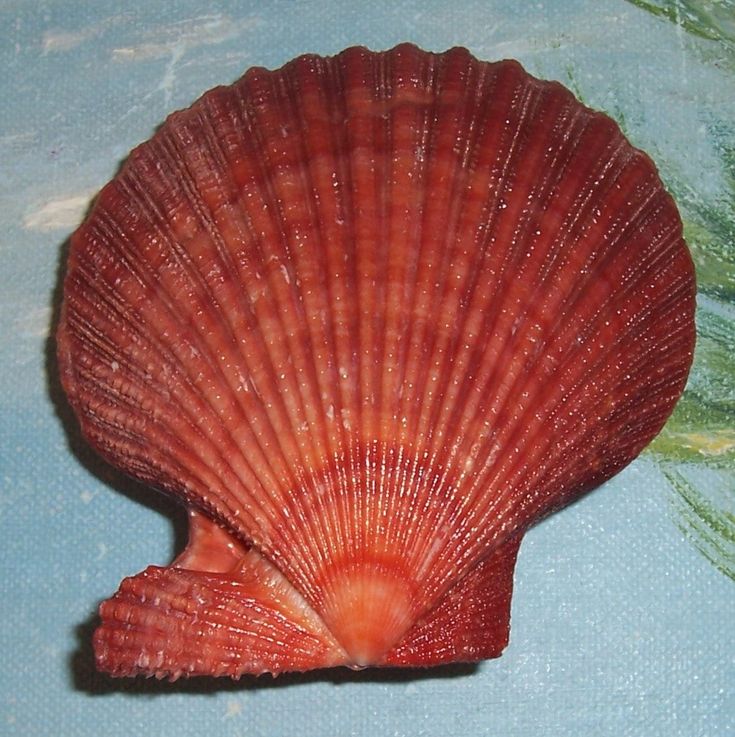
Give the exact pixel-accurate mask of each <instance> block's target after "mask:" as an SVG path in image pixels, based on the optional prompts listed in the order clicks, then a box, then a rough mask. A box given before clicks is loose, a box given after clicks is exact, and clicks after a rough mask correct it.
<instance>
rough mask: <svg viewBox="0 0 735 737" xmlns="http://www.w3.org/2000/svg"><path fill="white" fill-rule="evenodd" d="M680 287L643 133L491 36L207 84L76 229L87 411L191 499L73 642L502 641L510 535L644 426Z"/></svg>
mask: <svg viewBox="0 0 735 737" xmlns="http://www.w3.org/2000/svg"><path fill="white" fill-rule="evenodd" d="M694 300H695V285H694V276H693V267H692V261H691V258H690V256H689V253H688V251H687V248H686V246H685V244H684V241H683V239H682V232H681V222H680V219H679V215H678V213H677V210H676V207H675V205H674V203H673V201H672V199H671V197H670V196H669V195H668V194H667V193H666V192H665V190H664V188H663V185H662V183H661V181H660V179H659V177H658V175H657V172H656V169H655V167H654V165H653V163H652V162H651V160H650V159H649V158H648V157H647V156H646V155H645V154H643V153H642V152H640V151H638V150H636V149H635V148H633V147H632V146H631V145H630V144H629V143H628V142H627V141H626V139H625V138H624V136H623V135H622V133H621V132H620V130H619V128H618V126H617V125H616V124H615V123H614V122H613V121H612V120H610V118H608V117H607V116H605V115H603V114H601V113H597V112H593V111H591V110H589V109H588V108H586V107H584V106H583V105H581V104H580V103H579V102H578V101H577V100H576V99H575V98H574V97H573V96H572V95H571V93H570V92H569V91H567V90H566V89H565V88H564V87H562V86H561V85H559V84H557V83H551V82H541V81H539V80H536V79H534V78H532V77H531V76H529V75H528V74H527V73H526V72H525V71H524V70H523V69H522V68H521V66H520V65H519V64H517V63H516V62H513V61H501V62H498V63H492V64H491V63H485V62H480V61H477V60H476V59H474V58H473V57H472V56H471V55H470V54H469V52H467V51H466V50H464V49H452V50H450V51H447V52H446V53H443V54H431V53H426V52H424V51H421V50H419V49H418V48H416V47H414V46H410V45H402V46H398V47H396V48H395V49H393V50H391V51H388V52H385V53H373V52H371V51H368V50H366V49H362V48H352V49H348V50H346V51H344V52H343V53H341V54H339V55H337V56H335V57H332V58H322V57H318V56H303V57H300V58H298V59H296V60H294V61H292V62H291V63H289V64H287V65H286V66H284V67H283V68H282V69H280V70H278V71H266V70H263V69H251V70H250V71H249V72H248V73H247V74H245V76H244V77H243V78H242V79H240V80H239V81H237V82H236V83H235V84H233V85H232V86H230V87H220V88H217V89H214V90H212V91H210V92H208V93H207V94H206V95H204V96H203V97H202V98H201V99H200V100H199V101H198V102H196V103H195V104H194V105H193V106H192V107H191V108H190V109H188V110H185V111H182V112H178V113H175V114H174V115H172V116H171V117H170V118H169V119H168V120H167V121H166V123H165V125H164V126H163V127H162V128H161V129H160V130H159V131H158V133H156V135H155V136H154V137H153V138H152V139H151V140H150V141H149V142H147V143H145V144H143V145H142V146H140V147H138V148H137V149H135V151H133V153H132V154H131V155H130V158H129V159H128V161H127V163H126V164H125V166H124V167H123V168H122V170H121V172H120V173H119V174H118V176H116V177H115V179H114V180H113V181H112V182H110V183H109V184H108V185H107V186H106V187H105V188H104V189H103V191H102V193H101V194H100V196H99V198H98V200H97V202H96V204H95V206H94V209H93V211H92V212H91V214H90V215H89V217H88V218H87V220H86V221H85V222H84V224H83V225H82V226H81V227H80V228H79V230H78V231H77V232H76V233H75V234H74V236H73V239H72V247H71V253H70V257H69V265H68V272H67V276H66V281H65V285H64V303H63V310H62V320H61V325H60V329H59V334H58V345H59V360H60V364H61V370H62V377H63V383H64V386H65V388H66V391H67V393H68V395H69V398H70V400H71V403H72V405H73V407H74V409H75V411H76V413H77V415H78V417H79V419H80V422H81V425H82V429H83V431H84V434H85V436H86V437H87V438H88V440H89V442H90V443H91V444H92V445H93V446H94V447H95V448H96V449H97V450H98V451H99V452H100V453H101V454H102V455H103V456H104V457H105V458H106V459H108V460H109V461H110V462H111V463H113V464H114V465H116V466H118V467H119V468H122V469H123V470H125V471H126V472H128V473H129V474H131V475H132V476H135V477H136V478H138V479H141V480H143V481H146V482H148V483H149V484H151V485H152V486H154V487H157V488H159V489H163V490H166V491H168V492H170V493H171V494H174V495H176V496H178V497H180V498H181V499H182V501H183V502H184V503H185V504H186V505H187V506H188V507H189V508H190V509H191V510H192V513H191V539H190V543H189V546H188V547H187V549H186V551H184V553H183V554H182V555H181V556H180V557H179V558H178V559H177V560H176V561H174V563H173V564H172V565H171V566H170V567H167V568H157V567H151V568H149V569H147V570H146V571H144V572H143V573H141V574H139V575H137V576H134V577H132V578H128V579H126V580H125V581H123V583H122V585H121V587H120V590H119V591H118V592H117V593H116V594H115V596H113V597H112V598H111V599H110V600H108V601H107V602H105V603H104V604H103V605H102V607H101V616H102V624H101V626H100V627H99V629H98V630H97V633H96V635H95V649H96V655H97V662H98V666H99V667H100V668H101V669H102V670H105V671H108V672H110V673H112V674H113V675H132V674H136V673H145V674H154V675H156V676H159V677H161V676H169V677H172V678H176V677H178V676H179V675H182V674H184V675H189V674H212V675H223V674H224V675H230V676H235V677H237V676H239V675H241V674H243V673H261V672H264V671H268V672H271V673H277V672H280V671H283V670H306V669H309V668H318V667H324V666H333V665H349V666H353V667H357V666H364V665H431V664H436V663H441V662H448V661H454V660H462V661H472V660H478V659H482V658H487V657H493V656H497V655H499V654H500V653H501V652H502V650H503V648H504V647H505V645H506V643H507V639H508V632H509V608H510V595H511V588H512V580H513V566H514V564H515V557H516V552H517V549H518V545H519V543H520V540H521V537H522V535H523V532H524V531H525V530H526V529H527V528H528V527H529V526H530V525H532V524H533V523H534V522H535V521H536V520H538V519H539V518H540V517H542V516H543V515H546V514H548V513H549V512H551V511H553V510H555V509H558V508H559V507H561V506H563V505H565V504H567V503H568V502H569V501H571V500H572V499H574V498H575V497H577V496H579V495H580V494H582V493H584V492H586V491H588V490H590V489H592V488H593V487H595V486H597V485H598V484H600V483H601V482H603V481H604V480H605V479H608V478H610V476H612V475H613V474H615V473H616V472H617V471H619V470H620V469H621V468H622V467H623V466H625V465H626V464H627V463H629V462H630V461H631V460H632V459H633V458H635V456H636V455H637V454H638V453H639V452H640V451H641V449H642V448H643V447H644V446H645V445H646V444H647V443H648V442H649V441H650V440H651V439H652V438H653V437H654V436H655V435H656V433H657V432H658V431H659V430H660V429H661V427H662V425H663V423H664V422H665V420H666V418H667V417H668V416H669V414H670V412H671V410H672V408H673V406H674V403H675V402H676V400H677V399H678V397H679V395H680V394H681V392H682V390H683V387H684V383H685V380H686V377H687V373H688V370H689V366H690V363H691V360H692V350H693V344H694V320H693V316H694ZM130 534H134V532H132V531H131V533H130Z"/></svg>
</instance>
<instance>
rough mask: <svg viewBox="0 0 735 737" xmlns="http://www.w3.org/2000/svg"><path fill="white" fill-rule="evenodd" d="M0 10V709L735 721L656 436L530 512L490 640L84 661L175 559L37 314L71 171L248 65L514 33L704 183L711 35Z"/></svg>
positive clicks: (119, 730)
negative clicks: (302, 667)
mask: <svg viewBox="0 0 735 737" xmlns="http://www.w3.org/2000/svg"><path fill="white" fill-rule="evenodd" d="M730 7H731V9H732V6H730ZM732 10H733V13H735V9H732ZM0 28H2V29H3V30H2V33H1V34H0V36H1V37H0V63H1V64H2V68H3V70H4V71H3V75H2V79H1V80H0V92H2V107H0V169H1V170H2V176H0V198H1V203H2V204H1V207H0V251H1V253H2V261H1V262H2V267H0V268H1V271H0V279H1V280H2V281H1V283H0V350H1V351H2V363H1V365H0V411H1V413H2V423H1V425H0V484H1V493H0V540H2V547H1V549H0V572H1V574H0V607H2V609H1V616H0V651H2V652H3V663H4V664H3V665H2V666H1V670H0V733H2V734H8V735H16V734H17V735H41V734H48V733H57V734H65V735H69V734H75V735H87V734H88V735H97V734H102V733H104V734H106V735H110V736H111V737H112V736H114V735H129V734H131V733H133V734H150V735H163V734H177V735H182V736H183V735H199V734H202V733H206V734H216V735H248V736H250V735H252V736H255V735H264V736H265V735H288V734H294V733H298V734H300V735H303V737H309V736H310V735H319V736H320V737H328V736H330V735H368V734H369V735H390V736H391V737H399V736H402V735H415V736H419V735H491V734H501V735H508V736H512V735H531V734H543V735H579V734H596V735H626V734H631V735H632V734H636V735H638V734H645V735H670V736H671V737H674V736H676V735H687V736H689V735H708V736H709V735H726V734H733V733H734V732H735V698H734V696H733V689H734V688H735V665H734V662H733V642H732V639H733V638H732V636H733V632H732V622H733V611H735V585H734V584H733V581H732V580H730V578H728V576H727V575H723V573H722V572H721V571H720V570H718V569H717V567H716V566H713V565H712V564H711V562H710V561H708V560H707V559H706V557H704V556H703V555H701V554H700V552H699V551H698V550H697V549H696V547H695V546H694V545H692V544H691V541H690V540H689V539H687V535H686V534H685V532H683V531H682V529H681V526H680V525H677V523H676V521H675V512H674V511H673V510H672V491H671V488H670V486H669V484H668V483H667V480H666V477H665V475H664V474H663V473H662V472H661V468H660V465H658V464H657V462H656V461H655V460H654V459H653V458H652V457H651V456H644V457H642V458H640V459H639V460H637V461H636V462H635V463H634V464H633V465H631V466H630V467H629V468H628V469H626V470H625V471H624V472H623V473H622V474H621V475H619V476H618V477H617V478H615V479H614V480H612V481H611V482H609V483H607V484H606V485H605V486H604V487H603V488H601V489H600V490H598V491H596V492H595V493H593V494H592V495H590V496H588V497H586V498H585V499H583V500H582V501H580V502H579V503H577V504H575V505H574V506H573V507H571V508H569V509H567V510H564V511H563V512H561V513H560V514H557V515H555V516H554V517H552V518H550V519H549V520H547V521H545V522H543V523H542V524H541V525H539V526H538V527H537V528H535V529H534V530H532V531H531V532H530V533H529V534H528V535H527V537H526V540H525V542H524V544H523V546H522V548H521V552H520V556H519V561H518V567H517V570H516V590H515V594H514V600H513V614H512V632H511V643H510V646H509V647H508V649H507V651H506V653H505V654H504V656H503V657H502V658H501V659H500V660H496V661H490V662H486V663H483V664H481V665H479V666H477V667H466V666H461V667H453V668H448V669H439V670H436V671H428V672H426V673H423V674H421V673H419V674H416V673H395V672H380V671H368V672H363V673H351V672H348V671H344V672H343V671H335V672H329V673H319V674H307V675H302V676H299V675H294V676H284V677H281V678H279V679H277V680H273V679H270V678H268V677H265V678H261V679H244V680H243V681H242V682H240V683H239V684H233V683H230V682H229V681H198V680H197V681H192V682H188V683H187V682H184V683H177V684H166V683H163V684H159V683H155V682H150V681H140V680H139V681H113V680H110V679H108V678H106V677H104V676H100V675H97V674H96V673H95V672H94V668H93V664H92V661H91V647H90V642H89V640H90V636H91V631H92V628H93V626H94V612H95V610H96V607H97V604H98V602H99V601H100V600H101V599H103V598H106V597H107V596H109V595H110V594H111V593H112V592H113V591H114V590H115V589H116V588H117V586H118V584H119V581H120V580H121V578H122V577H123V576H125V575H129V574H132V573H135V572H138V571H140V570H142V569H143V568H144V567H145V566H147V565H148V564H149V563H156V564H165V563H167V562H168V561H169V560H170V559H171V556H172V554H173V552H174V551H175V550H176V549H177V548H179V547H180V546H181V544H182V542H183V541H182V534H183V532H182V530H183V526H182V517H181V514H180V513H179V512H177V511H176V510H175V509H174V508H173V506H172V505H170V504H169V503H168V502H167V501H165V500H162V499H160V498H158V497H156V496H153V495H151V494H150V493H149V492H147V491H146V490H145V489H143V488H142V487H140V486H139V485H137V484H134V483H132V482H130V481H127V480H125V479H124V478H122V477H121V476H120V475H118V474H117V473H115V472H114V471H112V470H111V469H109V468H107V467H106V466H105V465H104V464H103V463H102V462H101V461H98V460H97V459H96V458H95V457H94V455H93V454H92V452H91V451H89V450H88V449H86V447H85V446H84V444H83V442H82V441H81V440H80V439H79V437H78V434H77V431H76V427H75V425H74V423H73V422H72V421H71V419H70V417H69V412H68V409H67V408H66V405H65V404H64V402H63V400H62V399H61V397H60V390H59V387H58V382H57V378H56V372H55V368H54V367H55V363H54V358H53V340H52V333H51V331H52V329H53V328H52V326H53V324H54V320H55V311H56V309H57V307H58V301H59V293H58V273H59V269H60V268H61V264H62V260H63V254H64V248H65V246H64V244H65V241H66V239H67V238H68V236H69V234H70V233H71V232H72V230H73V229H74V227H75V226H76V225H77V224H78V222H79V221H80V219H81V217H82V216H83V214H84V212H85V210H86V208H87V206H88V204H89V201H90V199H91V197H92V196H93V195H94V193H95V192H96V191H97V190H98V189H99V188H100V187H101V186H102V185H103V184H104V183H105V182H106V181H107V180H108V179H109V178H110V177H111V176H113V174H114V173H115V171H116V169H117V167H118V166H119V163H120V161H121V160H122V159H123V158H124V157H125V156H126V154H127V152H128V151H129V150H130V149H131V148H132V147H133V146H134V145H135V144H137V143H139V142H140V141H142V140H145V139H146V138H148V137H149V136H150V135H151V134H152V132H153V130H154V128H155V127H156V126H157V125H158V124H159V123H161V122H162V120H163V119H164V118H165V116H166V114H168V113H169V112H171V111H173V110H174V109H177V108H180V107H185V106H187V105H188V104H190V103H191V102H192V101H193V100H194V99H195V98H197V97H198V96H199V95H200V94H201V93H203V92H204V91H205V90H207V89H208V88H210V87H212V86H215V85H217V84H225V83H229V82H231V81H233V80H234V79H236V78H237V77H239V76H240V75H241V74H242V73H243V72H244V71H245V69H246V68H248V67H249V66H253V65H258V66H267V67H277V66H280V65H281V64H282V63H284V62H286V61H288V60H289V59H290V58H292V57H293V56H296V55H298V54H300V53H303V52H305V51H314V52H319V53H326V54H330V53H335V52H337V51H339V50H341V49H342V48H344V47H345V46H348V45H352V44H363V45H367V46H370V47H372V48H375V49H383V48H388V47H390V46H392V45H394V44H395V43H398V42H400V41H404V40H410V41H414V42H416V43H418V44H420V45H422V46H424V47H425V48H429V49H432V50H443V49H445V48H447V47H449V46H452V45H464V46H467V47H468V48H469V49H470V50H471V51H472V52H473V53H474V54H475V55H477V56H478V57H480V58H484V59H497V58H503V57H514V58H518V59H519V60H520V61H521V62H522V63H523V64H524V65H525V66H526V68H527V69H528V70H529V71H530V72H531V73H533V74H536V75H537V76H542V77H546V78H555V79H559V80H561V81H562V82H565V83H567V84H570V85H571V86H572V87H573V88H575V87H576V88H577V89H576V91H577V92H581V93H583V94H584V98H585V102H587V103H588V104H591V105H593V106H595V107H598V108H603V109H606V110H607V111H608V112H610V113H611V114H612V115H613V116H615V117H617V118H618V119H621V118H623V119H624V120H625V121H626V126H627V130H628V131H629V133H630V134H632V135H633V139H634V142H635V144H636V145H638V146H640V147H642V148H644V149H646V150H648V151H649V152H650V153H651V154H652V155H653V157H654V158H655V159H656V160H657V163H658V164H659V166H660V168H661V171H662V175H663V176H664V179H666V178H667V176H671V177H673V176H674V174H676V176H678V177H684V178H685V179H686V180H687V181H688V183H689V187H690V188H691V190H692V191H694V192H696V193H697V194H698V196H700V197H702V198H707V197H717V196H718V193H719V192H721V189H722V181H721V180H722V177H723V174H722V171H721V167H720V166H719V165H718V159H717V156H716V154H717V151H716V149H715V148H714V147H713V146H712V144H711V141H710V140H709V139H708V138H707V136H706V135H705V133H703V131H702V127H703V122H702V121H703V113H702V111H703V110H704V109H707V110H709V109H710V108H712V107H714V108H717V109H718V110H719V112H720V114H721V115H722V116H724V117H727V116H728V115H730V114H732V119H733V120H735V110H734V109H733V104H734V103H733V101H735V84H734V83H733V79H734V78H733V76H732V75H731V74H730V75H728V73H726V71H725V70H723V66H722V65H721V64H720V65H718V64H717V63H716V60H717V53H716V44H715V43H714V42H713V43H712V44H711V49H712V54H711V56H710V58H709V59H708V58H707V55H706V54H702V53H699V52H697V53H695V51H696V50H697V49H699V50H700V51H701V49H702V48H704V49H705V50H707V49H708V48H710V47H709V46H707V44H706V42H704V46H702V45H701V43H700V42H699V41H697V39H694V38H692V37H690V36H688V35H687V32H686V30H685V29H684V27H683V26H682V25H681V24H680V25H677V24H676V23H670V22H668V21H667V20H666V19H665V18H660V17H656V16H655V15H653V14H651V13H647V12H645V11H643V10H641V9H640V8H638V7H636V6H635V5H632V4H628V3H625V2H622V0H620V1H605V2H581V1H577V2H563V3H561V2H545V3H541V2H539V3H519V2H498V3H479V2H464V1H462V0H459V1H456V2H454V3H446V2H436V1H434V0H422V2H396V3H390V4H381V3H369V4H359V3H355V4H352V5H350V6H349V7H347V4H345V3H340V2H316V3H305V2H294V3H291V2H272V3H269V4H267V5H266V6H265V7H263V4H262V3H235V2H209V3H206V4H204V3H200V2H193V1H191V0H169V1H168V2H161V3H155V2H143V1H142V0H133V1H132V2H128V3H125V4H124V5H123V7H122V9H121V4H120V3H119V2H117V1H116V2H110V1H107V2H94V3H72V2H48V3H35V2H33V3H31V2H27V3H20V2H12V1H11V2H5V3H4V4H3V5H2V7H0ZM695 43H697V44H699V45H698V46H696V47H695ZM718 106H719V107H718ZM621 122H622V121H621ZM700 304H701V302H700ZM727 314H728V315H731V313H727ZM718 473H719V474H720V475H719V476H718V479H719V480H718V482H717V483H719V484H720V485H722V484H723V483H724V484H725V485H727V484H730V483H731V482H732V481H733V474H732V469H730V470H729V471H728V470H727V468H726V469H725V471H724V476H723V475H722V469H720V470H719V471H718ZM723 479H724V481H723ZM730 488H732V487H730ZM726 503H729V501H726ZM172 520H173V524H172Z"/></svg>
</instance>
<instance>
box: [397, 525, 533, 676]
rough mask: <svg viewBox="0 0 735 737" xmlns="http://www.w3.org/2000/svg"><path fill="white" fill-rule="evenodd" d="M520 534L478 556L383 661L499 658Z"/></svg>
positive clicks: (427, 662)
mask: <svg viewBox="0 0 735 737" xmlns="http://www.w3.org/2000/svg"><path fill="white" fill-rule="evenodd" d="M522 538H523V535H522V534H517V535H514V536H513V537H512V538H511V539H510V540H507V541H506V542H504V543H503V544H502V545H500V546H499V547H497V548H496V549H495V550H494V551H493V552H492V553H491V554H490V555H488V556H487V557H486V558H485V559H484V560H482V561H480V562H479V563H478V564H477V565H476V566H475V567H474V568H473V569H472V570H471V571H470V572H469V573H468V574H467V575H466V576H465V577H464V578H463V579H462V580H461V581H459V582H458V583H456V584H455V585H454V586H453V587H452V588H451V589H450V590H449V591H448V592H447V593H446V594H445V595H444V597H443V598H442V599H441V600H440V601H439V603H438V604H437V606H436V607H435V608H434V609H432V610H431V611H430V612H428V613H427V614H426V615H425V616H424V617H423V618H422V619H420V620H419V621H418V622H417V623H416V624H415V625H414V626H413V627H412V628H411V630H410V631H409V632H408V633H407V634H406V636H405V637H404V638H403V640H402V641H401V642H400V643H399V644H398V645H397V646H396V647H395V648H394V649H393V650H392V651H391V652H390V653H388V655H387V657H386V659H385V662H384V664H385V665H402V666H419V665H421V666H429V665H441V664H443V663H453V662H461V663H470V662H476V661H478V660H485V659H488V658H497V657H499V656H500V655H501V654H502V653H503V650H505V647H506V645H507V644H508V637H509V634H510V602H511V596H512V594H513V571H514V570H515V565H516V558H517V555H518V548H519V546H520V544H521V540H522Z"/></svg>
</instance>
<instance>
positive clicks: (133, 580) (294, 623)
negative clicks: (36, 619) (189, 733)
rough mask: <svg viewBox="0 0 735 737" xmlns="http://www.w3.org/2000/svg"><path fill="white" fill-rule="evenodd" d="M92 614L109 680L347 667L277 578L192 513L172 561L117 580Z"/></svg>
mask: <svg viewBox="0 0 735 737" xmlns="http://www.w3.org/2000/svg"><path fill="white" fill-rule="evenodd" d="M100 616H101V618H102V624H101V625H100V626H99V627H98V628H97V631H96V632H95V635H94V649H95V657H96V661H97V667H98V668H99V670H101V671H104V672H107V673H110V674H111V675H113V676H135V675H139V674H145V675H149V676H150V675H153V676H155V677H156V678H164V677H168V678H170V679H171V680H176V679H178V678H179V677H180V676H200V675H208V676H230V677H232V678H239V677H240V676H242V675H243V674H246V673H247V674H255V675H260V674H262V673H272V674H274V675H276V674H278V673H281V672H283V671H305V670H312V669H314V668H328V667H333V666H336V665H344V664H345V663H346V662H347V658H346V654H345V652H344V650H342V648H341V647H340V646H339V645H338V644H337V642H335V640H334V638H333V637H332V636H331V635H330V633H329V632H328V631H327V630H326V629H325V628H324V626H323V624H322V623H321V621H320V619H319V618H318V617H317V616H316V615H315V614H314V612H313V611H312V610H311V609H310V607H309V606H308V604H307V603H306V602H305V601H304V600H303V598H302V597H301V596H300V594H298V592H297V591H296V590H295V589H294V588H293V586H291V584H290V583H289V582H288V581H287V580H286V579H285V578H284V576H283V575H282V574H281V573H280V572H279V571H278V570H277V569H276V568H275V567H274V566H273V565H272V564H271V563H269V562H268V561H267V560H266V559H265V558H263V557H262V556H261V555H260V554H259V553H258V552H257V551H255V550H247V549H246V548H245V547H244V546H243V545H242V543H241V542H240V541H238V540H237V539H235V538H233V537H232V536H230V535H229V533H227V532H226V531H225V530H223V529H222V528H221V527H219V526H218V525H216V524H215V523H214V522H211V521H210V520H208V519H207V518H206V517H203V516H202V515H201V514H199V513H197V512H192V513H191V515H190V531H189V544H188V545H187V548H186V550H185V551H184V552H183V553H182V554H181V555H180V556H179V557H178V558H177V559H176V561H174V564H173V565H172V566H171V567H169V568H159V567H157V566H149V567H148V568H147V569H146V570H145V571H143V572H141V573H139V574H138V575H137V576H132V577H130V578H126V579H125V580H124V581H123V582H122V584H121V585H120V588H119V590H118V591H117V593H116V594H115V595H114V596H113V597H112V598H111V599H108V600H107V601H105V602H103V603H102V605H101V606H100Z"/></svg>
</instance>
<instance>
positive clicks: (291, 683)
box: [69, 614, 479, 697]
mask: <svg viewBox="0 0 735 737" xmlns="http://www.w3.org/2000/svg"><path fill="white" fill-rule="evenodd" d="M98 623H99V617H98V616H97V615H96V614H94V615H92V616H90V617H89V618H88V619H87V620H86V621H85V622H83V623H82V624H80V625H79V626H78V627H77V628H76V634H77V640H78V643H77V648H76V650H75V651H74V652H72V654H71V655H70V657H69V670H70V673H71V680H72V686H73V688H74V689H75V690H76V691H81V692H83V693H86V694H88V695H89V696H105V695H109V694H115V693H118V694H120V693H122V694H130V695H132V696H149V697H150V696H165V695H166V694H184V693H190V694H204V695H207V694H209V695H213V696H214V695H216V694H217V693H220V692H236V691H252V690H261V689H274V688H278V689H283V688H291V687H298V686H306V685H309V684H313V683H331V684H332V685H334V686H341V685H345V684H349V683H378V684H380V683H384V684H390V683H409V682H411V681H423V680H430V679H441V680H444V679H454V678H463V677H466V676H470V675H472V674H473V673H475V672H476V671H477V669H478V668H479V664H478V663H450V664H448V665H440V666H434V667H433V668H368V669H366V670H360V671H355V670H350V669H349V668H332V669H325V670H314V671H309V672H307V673H283V674H282V675H280V676H270V675H263V676H243V677H242V678H241V679H240V680H239V681H233V680H231V679H229V678H209V677H206V676H199V677H195V678H188V679H187V678H182V679H180V680H178V681H174V682H173V683H172V682H171V681H157V680H155V679H153V678H143V677H137V678H112V677H110V676H108V675H106V674H104V673H99V672H98V671H97V670H96V669H95V665H94V653H93V651H92V634H93V632H94V630H95V628H96V627H97V625H98Z"/></svg>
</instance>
